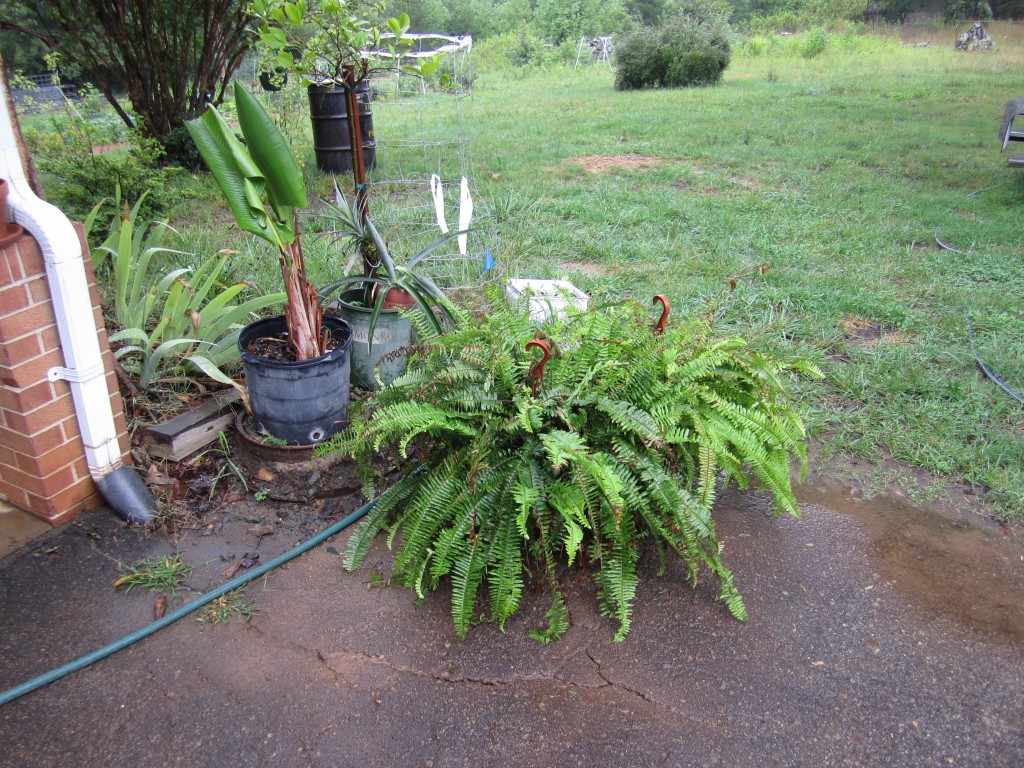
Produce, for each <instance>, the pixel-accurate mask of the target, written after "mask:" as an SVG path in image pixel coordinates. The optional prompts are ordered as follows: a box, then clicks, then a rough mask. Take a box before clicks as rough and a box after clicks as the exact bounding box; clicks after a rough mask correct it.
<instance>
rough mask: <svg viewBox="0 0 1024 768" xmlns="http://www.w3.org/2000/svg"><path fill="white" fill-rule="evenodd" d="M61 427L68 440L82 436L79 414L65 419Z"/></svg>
mask: <svg viewBox="0 0 1024 768" xmlns="http://www.w3.org/2000/svg"><path fill="white" fill-rule="evenodd" d="M60 428H61V430H63V434H64V437H65V439H67V440H77V439H78V438H80V437H81V436H82V431H81V430H80V429H79V428H78V416H77V415H75V416H71V417H69V418H66V419H64V421H62V422H61V423H60Z"/></svg>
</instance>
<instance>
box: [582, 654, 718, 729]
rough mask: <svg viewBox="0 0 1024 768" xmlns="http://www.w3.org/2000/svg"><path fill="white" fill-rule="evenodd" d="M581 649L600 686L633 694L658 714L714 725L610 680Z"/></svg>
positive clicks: (699, 723)
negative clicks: (601, 683) (601, 681)
mask: <svg viewBox="0 0 1024 768" xmlns="http://www.w3.org/2000/svg"><path fill="white" fill-rule="evenodd" d="M583 650H584V653H586V654H587V658H589V659H590V661H591V662H592V663H593V664H594V668H595V670H596V671H597V674H598V676H599V677H600V678H601V679H602V680H604V681H605V685H604V686H600V687H601V688H605V687H609V688H613V689H615V690H617V691H622V692H623V693H627V694H629V695H631V696H634V697H636V698H638V699H640V701H642V702H644V703H645V704H646V705H647V706H649V707H652V708H653V709H654V711H655V712H656V713H658V714H662V713H668V714H670V715H671V716H672V717H674V718H677V719H682V720H687V721H689V722H692V723H697V724H698V725H702V726H704V727H705V728H714V727H715V726H714V723H709V722H708V721H707V720H704V719H702V718H699V717H694V716H693V715H689V714H686V713H685V712H680V711H679V710H678V709H676V708H675V707H673V706H670V705H667V704H662V703H661V702H659V701H658V700H656V699H655V698H653V697H652V696H651V695H650V694H648V693H644V692H643V691H640V690H637V689H636V688H632V687H630V686H628V685H625V684H624V683H620V682H616V681H614V680H612V679H611V677H609V676H608V675H607V674H606V673H605V671H604V668H603V666H602V664H601V662H600V660H598V659H596V658H594V654H593V653H591V652H590V649H589V648H584V649H583Z"/></svg>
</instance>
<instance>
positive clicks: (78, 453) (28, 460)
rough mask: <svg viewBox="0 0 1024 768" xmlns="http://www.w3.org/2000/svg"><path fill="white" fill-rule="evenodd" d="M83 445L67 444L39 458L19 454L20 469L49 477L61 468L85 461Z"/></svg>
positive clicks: (79, 443) (75, 442)
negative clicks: (80, 460)
mask: <svg viewBox="0 0 1024 768" xmlns="http://www.w3.org/2000/svg"><path fill="white" fill-rule="evenodd" d="M84 455H85V454H84V452H83V448H82V444H81V442H79V441H77V440H76V441H73V442H67V443H64V445H61V446H59V447H57V448H54V449H53V450H52V451H47V452H46V453H44V454H42V455H41V456H38V457H32V456H25V455H24V454H19V455H18V457H17V460H18V468H19V469H21V470H22V471H23V472H31V473H32V474H34V475H38V476H40V477H47V476H48V475H51V474H53V473H54V472H56V471H57V470H58V469H60V468H61V467H66V466H69V465H72V464H74V463H75V462H76V461H78V460H79V459H82V460H83V461H84Z"/></svg>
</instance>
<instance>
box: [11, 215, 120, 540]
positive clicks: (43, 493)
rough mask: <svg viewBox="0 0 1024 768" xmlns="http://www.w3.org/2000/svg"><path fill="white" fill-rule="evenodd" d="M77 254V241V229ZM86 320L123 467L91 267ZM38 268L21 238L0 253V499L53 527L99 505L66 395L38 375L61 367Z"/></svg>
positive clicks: (32, 246)
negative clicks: (91, 326)
mask: <svg viewBox="0 0 1024 768" xmlns="http://www.w3.org/2000/svg"><path fill="white" fill-rule="evenodd" d="M78 234H79V237H80V238H81V239H82V242H83V248H84V249H86V253H88V248H87V246H86V245H85V244H84V243H85V238H84V237H83V235H82V231H81V228H80V227H79V228H78ZM85 265H86V274H87V275H88V279H89V292H90V295H91V297H92V303H93V316H92V318H85V319H83V320H85V321H87V320H90V319H91V320H92V322H93V323H95V327H96V332H97V335H98V336H99V340H100V349H101V351H102V353H103V361H104V363H105V365H106V369H107V390H108V392H110V393H111V395H110V400H111V405H112V406H113V411H114V423H115V425H116V426H117V432H118V443H119V445H120V447H121V450H122V452H123V453H124V460H125V463H128V461H129V458H130V456H129V454H128V450H129V441H128V428H127V424H126V421H125V417H124V408H123V406H122V403H121V395H120V393H119V392H118V387H117V379H116V377H115V375H114V368H113V357H112V355H111V353H110V346H109V344H108V343H107V334H106V331H105V330H104V324H103V315H102V312H101V310H100V306H99V294H98V293H97V291H96V280H95V276H94V275H93V272H92V264H91V263H90V259H89V258H88V256H86V259H85ZM56 322H57V321H56V317H55V316H54V311H53V302H52V301H51V298H50V287H49V284H48V283H47V280H46V267H45V266H44V264H43V257H42V254H41V253H40V250H39V246H38V245H37V243H36V241H35V240H34V239H33V238H32V237H31V236H30V235H28V234H25V235H24V236H22V237H21V238H20V239H19V240H17V241H16V242H14V243H12V244H11V245H8V246H6V247H5V248H3V250H2V254H0V497H3V498H5V499H7V501H8V502H10V503H11V504H13V505H15V506H17V507H21V508H22V509H24V510H27V511H29V512H31V513H32V514H34V515H36V516H38V517H41V518H42V519H44V520H46V521H48V522H50V523H52V524H53V525H58V524H59V523H62V522H64V521H66V520H69V519H70V518H72V517H74V516H75V515H76V514H78V513H79V512H80V511H82V510H84V509H88V508H90V507H93V506H96V505H98V504H100V503H101V502H102V499H101V498H100V496H99V492H98V490H97V488H96V485H95V483H93V480H92V478H91V477H90V475H89V468H88V465H87V464H86V461H85V453H84V448H83V445H82V440H81V437H80V433H79V430H78V420H77V418H76V416H75V408H74V403H73V402H72V399H71V390H70V387H69V386H68V383H67V382H66V381H57V382H53V383H51V382H49V381H48V380H47V378H46V373H47V371H49V369H50V368H53V367H54V366H63V365H64V355H63V353H62V351H61V348H60V339H59V338H58V333H57V325H56Z"/></svg>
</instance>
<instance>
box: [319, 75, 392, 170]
mask: <svg viewBox="0 0 1024 768" xmlns="http://www.w3.org/2000/svg"><path fill="white" fill-rule="evenodd" d="M308 92H309V116H310V118H311V119H312V121H313V149H314V150H315V152H316V167H317V168H319V169H320V170H321V171H323V172H324V173H341V172H342V171H350V170H352V136H351V134H350V133H349V127H348V96H347V94H346V93H345V89H344V88H343V87H342V86H340V85H339V86H334V85H311V86H309V88H308ZM356 97H357V99H358V100H359V129H360V130H361V131H362V134H363V164H364V165H365V166H366V168H367V169H370V168H373V167H374V165H375V164H376V159H377V140H376V139H375V138H374V137H373V112H372V110H371V109H370V88H369V85H368V84H367V83H366V81H365V80H364V81H362V82H360V83H357V84H356Z"/></svg>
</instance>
